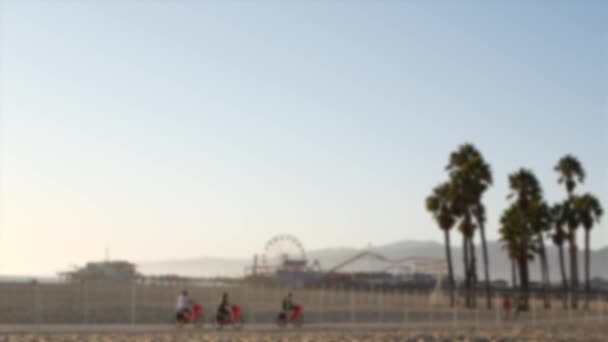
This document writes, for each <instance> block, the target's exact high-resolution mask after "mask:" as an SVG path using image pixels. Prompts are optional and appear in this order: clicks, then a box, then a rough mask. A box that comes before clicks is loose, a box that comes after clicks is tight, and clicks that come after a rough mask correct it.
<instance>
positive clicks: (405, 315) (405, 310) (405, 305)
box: [403, 288, 411, 325]
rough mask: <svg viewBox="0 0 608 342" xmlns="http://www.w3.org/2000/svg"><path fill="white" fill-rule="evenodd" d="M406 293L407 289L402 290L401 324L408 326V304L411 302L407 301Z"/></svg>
mask: <svg viewBox="0 0 608 342" xmlns="http://www.w3.org/2000/svg"><path fill="white" fill-rule="evenodd" d="M407 299H408V293H407V289H406V288H404V289H403V324H404V325H408V323H409V315H410V314H409V310H410V309H409V304H410V302H411V301H408V300H407Z"/></svg>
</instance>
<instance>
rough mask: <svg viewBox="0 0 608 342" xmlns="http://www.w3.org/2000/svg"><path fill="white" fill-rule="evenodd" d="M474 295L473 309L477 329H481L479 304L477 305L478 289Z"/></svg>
mask: <svg viewBox="0 0 608 342" xmlns="http://www.w3.org/2000/svg"><path fill="white" fill-rule="evenodd" d="M472 296H475V299H474V301H473V309H474V310H475V330H477V329H479V306H478V305H477V291H475V293H474V294H472Z"/></svg>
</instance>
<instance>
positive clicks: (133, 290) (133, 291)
mask: <svg viewBox="0 0 608 342" xmlns="http://www.w3.org/2000/svg"><path fill="white" fill-rule="evenodd" d="M136 291H137V280H133V283H132V284H131V325H135V305H136V304H137V300H136V296H137V292H136Z"/></svg>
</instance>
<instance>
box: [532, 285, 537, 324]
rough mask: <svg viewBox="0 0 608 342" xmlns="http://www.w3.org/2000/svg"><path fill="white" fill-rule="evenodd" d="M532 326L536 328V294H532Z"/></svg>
mask: <svg viewBox="0 0 608 342" xmlns="http://www.w3.org/2000/svg"><path fill="white" fill-rule="evenodd" d="M532 325H533V326H536V294H535V293H532Z"/></svg>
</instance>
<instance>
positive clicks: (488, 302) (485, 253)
mask: <svg viewBox="0 0 608 342" xmlns="http://www.w3.org/2000/svg"><path fill="white" fill-rule="evenodd" d="M478 223H479V234H480V235H481V250H482V253H483V273H484V277H485V279H484V280H485V287H486V307H487V308H488V309H491V308H492V299H491V298H492V294H491V293H490V290H491V288H490V262H489V259H488V248H487V246H486V233H485V227H484V224H483V222H481V221H480V220H478Z"/></svg>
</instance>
